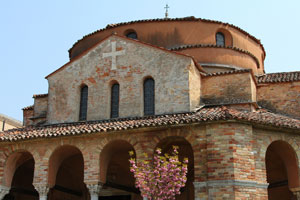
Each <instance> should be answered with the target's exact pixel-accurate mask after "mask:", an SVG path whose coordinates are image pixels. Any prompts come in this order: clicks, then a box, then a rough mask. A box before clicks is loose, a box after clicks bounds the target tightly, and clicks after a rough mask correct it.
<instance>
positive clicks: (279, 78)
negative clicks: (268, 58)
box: [257, 71, 300, 83]
mask: <svg viewBox="0 0 300 200" xmlns="http://www.w3.org/2000/svg"><path fill="white" fill-rule="evenodd" d="M257 81H258V83H282V82H292V81H300V71H295V72H278V73H269V74H263V75H260V76H257Z"/></svg>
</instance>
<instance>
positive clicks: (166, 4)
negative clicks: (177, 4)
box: [165, 4, 170, 18]
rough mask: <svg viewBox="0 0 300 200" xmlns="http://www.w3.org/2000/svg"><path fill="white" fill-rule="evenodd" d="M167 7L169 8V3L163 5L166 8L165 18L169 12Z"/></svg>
mask: <svg viewBox="0 0 300 200" xmlns="http://www.w3.org/2000/svg"><path fill="white" fill-rule="evenodd" d="M169 8H170V7H169V5H168V4H166V7H165V9H166V13H165V18H168V16H169V13H168V9H169Z"/></svg>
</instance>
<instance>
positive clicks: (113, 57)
mask: <svg viewBox="0 0 300 200" xmlns="http://www.w3.org/2000/svg"><path fill="white" fill-rule="evenodd" d="M124 54H125V50H120V51H117V49H116V42H111V52H110V53H103V58H106V57H111V69H112V70H116V69H117V56H121V55H124Z"/></svg>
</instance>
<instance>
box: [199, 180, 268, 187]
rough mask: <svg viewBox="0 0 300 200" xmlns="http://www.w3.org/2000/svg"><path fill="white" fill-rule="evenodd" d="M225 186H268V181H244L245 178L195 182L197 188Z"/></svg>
mask: <svg viewBox="0 0 300 200" xmlns="http://www.w3.org/2000/svg"><path fill="white" fill-rule="evenodd" d="M223 186H242V187H254V188H263V189H266V188H268V186H269V184H268V183H258V182H256V181H244V180H213V181H203V182H194V187H195V188H202V187H223Z"/></svg>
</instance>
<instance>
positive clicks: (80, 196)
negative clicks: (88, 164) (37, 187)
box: [48, 145, 89, 200]
mask: <svg viewBox="0 0 300 200" xmlns="http://www.w3.org/2000/svg"><path fill="white" fill-rule="evenodd" d="M83 179H84V160H83V155H82V153H81V151H80V150H79V149H78V148H76V147H74V146H71V145H64V146H60V147H58V148H57V149H56V150H55V151H54V152H53V153H52V155H51V156H50V159H49V174H48V185H49V188H50V191H49V194H48V199H49V200H52V199H57V197H59V198H61V199H74V200H87V199H89V192H88V190H87V188H86V186H85V184H84V182H83Z"/></svg>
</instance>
